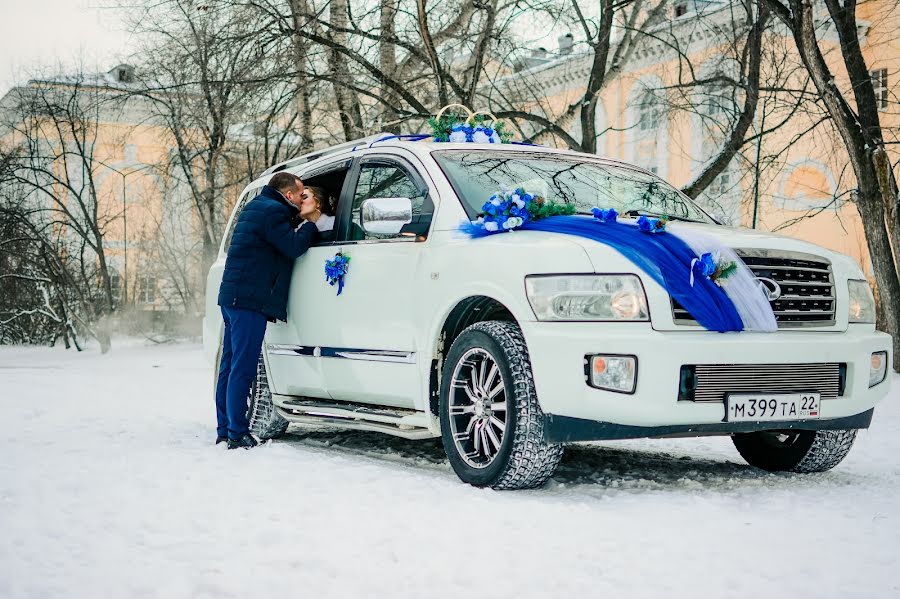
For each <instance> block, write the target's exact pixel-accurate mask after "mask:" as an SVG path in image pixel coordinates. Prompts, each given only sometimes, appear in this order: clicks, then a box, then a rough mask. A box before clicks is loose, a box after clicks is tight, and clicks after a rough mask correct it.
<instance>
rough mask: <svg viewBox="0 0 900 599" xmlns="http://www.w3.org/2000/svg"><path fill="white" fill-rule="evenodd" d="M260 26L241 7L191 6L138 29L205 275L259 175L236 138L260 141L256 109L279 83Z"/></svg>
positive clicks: (181, 3)
mask: <svg viewBox="0 0 900 599" xmlns="http://www.w3.org/2000/svg"><path fill="white" fill-rule="evenodd" d="M260 26H261V22H260V20H259V19H258V18H256V15H255V14H254V13H252V12H249V11H243V12H242V11H241V10H240V7H239V6H235V5H233V4H224V3H223V4H221V5H212V4H209V3H199V2H194V1H192V0H164V1H163V2H159V3H154V4H152V5H150V6H149V7H148V8H147V9H146V10H145V11H144V12H142V13H140V14H139V15H138V17H137V20H136V23H135V28H136V30H137V31H138V32H140V33H141V34H142V35H143V36H144V37H145V38H146V39H147V40H148V45H149V47H148V48H147V49H146V50H145V51H144V53H143V56H144V57H145V60H144V62H143V63H142V64H141V67H142V77H141V78H142V83H143V86H144V88H143V91H142V92H141V93H142V94H143V95H144V96H146V97H147V98H149V99H150V100H151V101H152V102H151V105H152V107H153V108H152V110H153V112H154V118H155V119H156V121H157V122H161V123H162V124H163V125H164V127H165V128H166V129H167V131H168V134H169V136H170V141H171V144H172V147H173V152H172V153H171V156H170V165H171V166H172V167H173V168H171V169H168V172H169V173H170V174H171V175H172V176H177V177H178V179H179V181H180V183H181V184H182V185H183V186H184V187H185V188H187V189H189V190H190V196H191V198H192V200H193V203H194V207H195V209H196V215H197V217H198V220H199V222H200V225H201V226H200V231H199V233H200V238H201V240H202V248H203V253H202V260H201V265H200V269H199V272H200V273H204V272H206V270H207V269H208V267H209V265H210V264H212V261H213V260H214V259H215V255H216V253H217V250H218V246H219V242H220V240H221V237H222V229H223V227H224V219H225V207H226V206H227V205H228V203H229V202H230V200H231V199H232V196H234V194H235V193H236V189H237V186H238V185H239V184H241V183H244V182H246V180H247V176H248V169H249V170H250V171H251V172H252V170H253V167H252V165H247V158H246V156H247V152H246V147H247V145H248V144H247V142H246V140H238V141H237V142H235V139H234V137H235V136H236V135H237V136H239V135H243V136H245V137H255V135H254V133H255V132H254V127H253V126H254V122H255V121H256V117H257V113H258V111H259V110H260V107H259V106H258V105H256V104H254V102H255V101H256V100H257V99H258V98H259V97H260V96H261V95H263V94H264V91H265V89H267V86H268V85H269V82H270V81H271V80H272V79H273V78H272V77H270V76H269V75H270V71H268V70H267V69H271V68H272V67H277V66H278V65H277V62H274V61H272V60H269V58H268V57H267V48H266V47H265V46H263V45H261V44H260V40H259V28H260ZM247 129H249V131H247ZM201 286H202V285H201Z"/></svg>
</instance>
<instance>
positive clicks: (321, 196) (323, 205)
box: [306, 185, 336, 216]
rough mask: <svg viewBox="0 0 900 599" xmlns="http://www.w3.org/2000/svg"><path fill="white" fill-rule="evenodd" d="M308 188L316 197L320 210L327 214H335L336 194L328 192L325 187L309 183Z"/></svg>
mask: <svg viewBox="0 0 900 599" xmlns="http://www.w3.org/2000/svg"><path fill="white" fill-rule="evenodd" d="M306 189H308V190H309V193H311V194H312V195H313V197H314V198H316V202H317V203H318V205H319V210H321V211H322V214H327V215H328V216H334V209H335V204H336V202H335V200H334V196H332V195H331V194H330V193H328V190H327V189H325V188H324V187H316V186H313V185H307V186H306Z"/></svg>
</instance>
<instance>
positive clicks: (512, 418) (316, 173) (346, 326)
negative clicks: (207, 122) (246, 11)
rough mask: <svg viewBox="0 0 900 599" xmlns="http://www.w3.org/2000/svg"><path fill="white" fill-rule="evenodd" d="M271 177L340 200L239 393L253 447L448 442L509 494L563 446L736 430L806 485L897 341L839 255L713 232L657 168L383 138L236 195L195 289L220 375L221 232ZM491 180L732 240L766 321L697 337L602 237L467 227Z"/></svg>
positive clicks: (860, 409) (545, 469)
mask: <svg viewBox="0 0 900 599" xmlns="http://www.w3.org/2000/svg"><path fill="white" fill-rule="evenodd" d="M279 170H288V171H290V172H292V173H295V174H297V175H299V176H300V177H302V178H303V180H304V181H305V182H306V183H307V184H308V185H317V186H321V187H324V188H326V189H328V190H330V191H331V192H332V193H333V194H334V195H335V196H336V197H338V198H339V202H338V211H337V218H336V221H335V222H336V224H335V236H334V239H335V241H329V242H327V243H319V244H317V245H315V246H313V247H312V248H311V249H310V250H309V251H308V252H307V253H306V254H305V255H304V256H302V257H301V258H300V259H298V260H297V262H296V264H295V266H294V273H293V278H292V281H291V290H290V299H289V304H288V319H287V322H286V323H282V322H279V323H277V324H270V325H269V327H268V330H267V332H266V338H265V342H264V347H263V353H262V357H261V359H260V363H259V375H258V377H257V382H256V384H255V385H254V388H253V389H252V390H251V397H250V402H249V403H250V419H251V431H252V432H253V433H254V434H255V435H257V436H258V437H260V438H263V439H267V438H273V437H275V436H277V435H279V434H282V433H284V432H285V430H286V429H287V427H288V425H289V424H290V423H314V424H327V425H332V426H338V427H344V428H353V429H365V430H373V431H382V432H385V433H388V434H392V435H399V436H402V437H406V438H411V439H420V438H428V437H436V436H441V438H442V439H443V444H444V447H445V449H446V452H447V456H448V458H449V461H450V464H451V465H452V467H453V469H454V470H455V471H456V473H457V474H458V475H459V477H460V478H461V479H462V480H463V481H465V482H467V483H470V484H473V485H479V486H492V487H495V488H503V489H513V488H528V487H535V486H538V485H540V484H542V483H543V482H544V481H546V480H547V478H548V477H550V476H551V474H552V473H553V471H554V469H555V468H556V466H557V464H558V463H559V460H560V457H561V455H562V447H563V444H565V443H569V442H575V441H589V440H600V439H626V438H637V437H676V436H685V435H730V436H731V437H732V439H733V440H734V444H735V446H736V447H737V449H738V451H739V452H740V453H741V455H742V456H743V457H744V458H745V459H746V460H747V461H748V462H749V463H750V464H752V465H754V466H758V467H760V468H764V469H767V470H771V471H779V470H791V471H795V472H818V471H823V470H827V469H829V468H831V467H833V466H835V465H836V464H837V463H839V462H840V461H841V459H843V457H844V456H845V455H846V454H847V452H848V451H849V449H850V446H851V445H852V443H853V440H854V438H855V436H856V430H857V429H861V428H867V427H868V426H869V423H870V421H871V419H872V413H873V409H874V406H875V404H876V403H877V402H878V401H879V400H880V399H882V398H883V397H884V396H885V395H886V394H887V392H888V386H889V384H890V383H889V380H888V377H887V373H888V368H889V364H891V339H890V337H889V336H888V335H885V334H883V333H880V332H876V331H875V326H874V324H873V322H874V302H873V300H872V294H871V291H870V289H869V286H868V284H867V283H866V282H865V278H864V276H863V273H862V272H861V271H860V269H859V267H858V266H857V265H856V264H855V263H854V262H853V260H851V259H850V258H848V257H846V256H843V255H840V254H836V253H834V252H831V251H828V250H825V249H823V248H820V247H817V246H814V245H811V244H809V243H805V242H802V241H798V240H796V239H790V238H786V237H780V236H777V235H772V234H769V233H762V232H758V231H752V230H746V229H737V228H730V227H725V226H721V225H718V224H716V223H715V221H714V220H713V219H711V218H710V217H709V216H707V215H706V214H705V213H704V212H703V211H702V210H701V209H700V208H699V207H697V206H696V205H695V204H694V203H693V202H692V201H691V200H690V199H689V198H687V197H686V196H684V195H683V194H681V193H679V192H677V191H676V190H674V189H673V188H672V187H671V186H669V185H668V184H666V183H665V182H663V181H662V180H660V179H658V178H656V177H655V176H654V175H652V174H650V173H647V172H646V171H643V170H641V169H637V168H635V167H632V166H629V165H626V164H622V163H618V162H614V161H610V160H604V159H601V158H598V157H597V156H593V155H587V154H579V153H574V152H569V151H560V150H553V149H547V148H542V147H536V146H525V145H512V144H509V145H508V144H503V145H493V144H471V143H470V144H465V143H463V144H453V143H433V142H430V141H410V140H404V139H401V138H397V137H394V136H390V137H385V136H383V135H382V136H373V137H371V138H366V139H363V140H359V141H357V142H351V143H349V144H343V145H341V146H337V147H334V148H331V149H328V150H325V151H322V152H318V153H313V154H310V155H307V156H303V157H300V158H297V159H295V160H291V161H289V162H286V163H284V164H281V165H278V166H276V167H273V168H271V169H269V170H268V171H267V172H266V173H265V174H264V175H263V176H262V177H260V178H259V179H258V180H257V181H256V182H254V183H253V184H251V185H250V186H248V187H247V189H246V190H244V192H243V194H242V196H241V197H240V199H239V201H238V203H237V207H236V208H235V210H234V214H232V216H231V220H230V222H229V225H228V232H227V233H226V236H225V239H224V242H223V244H222V248H221V250H220V252H219V257H218V260H217V261H216V263H215V264H214V265H213V266H212V268H211V270H210V272H209V279H208V284H207V296H206V317H205V319H204V345H205V350H206V352H207V353H208V356H209V358H210V360H212V359H216V363H218V359H217V350H218V348H219V347H220V346H221V338H222V321H221V312H220V310H219V308H218V307H217V305H216V297H217V292H218V287H219V283H220V280H221V276H222V269H223V268H224V265H225V256H226V254H227V252H228V243H229V240H230V233H231V229H232V227H233V225H234V222H235V218H236V215H237V214H238V213H239V212H240V210H241V208H242V207H243V205H244V204H245V203H246V202H247V201H248V200H249V199H252V198H253V197H254V196H255V195H256V194H257V192H258V191H259V189H260V188H261V187H262V186H263V185H264V184H265V183H266V182H267V181H268V179H269V178H270V177H271V174H272V173H273V172H276V171H279ZM501 186H507V187H509V188H515V187H518V186H527V187H528V188H529V189H531V190H533V191H540V192H541V193H542V195H545V197H549V198H551V199H555V200H556V201H559V202H568V203H574V204H575V205H576V208H577V210H578V212H579V213H587V214H590V213H591V208H592V207H593V206H596V205H601V206H603V207H605V208H606V207H615V208H617V209H618V211H619V213H620V214H621V215H623V217H627V216H628V215H637V214H639V213H640V214H643V213H657V214H660V213H663V212H665V213H667V214H669V215H671V216H672V217H673V218H677V219H678V220H681V221H693V223H692V222H684V223H682V222H679V223H678V224H677V226H679V227H691V228H696V229H697V230H702V231H703V232H705V233H706V234H707V235H709V236H713V237H715V238H717V239H719V240H721V241H722V242H724V243H725V244H726V245H728V246H730V247H732V248H734V249H735V250H736V251H737V253H738V254H739V255H740V256H741V257H742V258H743V260H744V262H746V264H747V265H748V266H749V267H750V268H751V269H752V271H753V273H754V274H755V275H756V276H757V277H759V278H760V280H761V281H762V282H763V283H764V284H765V285H767V286H768V287H769V292H770V298H772V308H773V311H774V313H775V315H776V317H777V319H778V330H777V331H776V332H772V333H755V332H741V333H717V332H711V331H707V330H705V329H703V328H701V327H699V326H698V325H697V323H696V322H695V321H694V320H693V319H692V317H691V315H690V313H688V312H687V311H686V310H684V309H683V308H682V307H681V306H679V305H678V304H677V302H674V301H673V300H672V299H671V298H670V297H669V295H668V294H667V293H666V291H665V290H664V289H663V288H662V287H661V286H660V285H659V284H657V283H656V282H655V281H654V280H653V279H652V278H651V277H649V276H647V275H646V274H645V273H643V272H642V271H641V270H640V269H639V268H637V267H636V266H635V265H634V264H633V263H632V262H630V261H629V260H628V259H626V258H625V257H624V256H623V255H622V254H620V253H618V252H617V251H616V250H615V249H613V248H612V247H610V246H607V245H604V244H601V243H598V242H596V241H591V240H588V239H583V238H580V237H576V236H570V235H563V234H557V233H546V232H538V231H528V230H521V231H513V232H509V233H500V234H495V235H491V236H488V237H484V238H479V239H472V238H469V237H467V236H465V235H462V234H461V233H460V232H459V228H460V223H461V222H464V221H466V220H471V219H474V218H475V217H476V215H477V214H478V212H479V211H480V209H481V206H482V204H483V203H484V202H485V200H486V199H487V198H489V197H490V196H491V194H493V193H495V192H496V191H497V190H498V189H499V188H500V187H501ZM648 190H649V192H648ZM603 203H605V205H603ZM694 223H695V224H694ZM601 226H602V225H601ZM337 252H342V253H343V254H345V255H347V256H349V257H350V259H351V261H350V265H349V271H348V273H347V275H346V279H345V288H344V290H343V292H342V293H341V295H337V294H336V291H337V287H335V286H330V285H328V284H327V282H326V279H325V274H324V266H325V262H326V260H329V259H332V258H334V256H335V255H336V253H337ZM623 298H624V301H623ZM635 304H638V305H639V306H642V309H640V310H635V309H634V306H635Z"/></svg>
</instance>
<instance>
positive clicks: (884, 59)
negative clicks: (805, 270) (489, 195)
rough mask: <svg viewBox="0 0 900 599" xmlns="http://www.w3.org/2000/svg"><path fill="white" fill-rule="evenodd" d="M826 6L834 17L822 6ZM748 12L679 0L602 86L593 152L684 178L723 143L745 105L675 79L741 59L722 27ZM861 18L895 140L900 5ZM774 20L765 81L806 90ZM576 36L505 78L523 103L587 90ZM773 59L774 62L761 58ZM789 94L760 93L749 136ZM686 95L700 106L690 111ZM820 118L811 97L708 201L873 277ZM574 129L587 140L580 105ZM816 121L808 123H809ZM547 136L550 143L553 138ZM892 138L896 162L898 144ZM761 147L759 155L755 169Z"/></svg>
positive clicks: (565, 101) (552, 109) (534, 105)
mask: <svg viewBox="0 0 900 599" xmlns="http://www.w3.org/2000/svg"><path fill="white" fill-rule="evenodd" d="M822 10H823V14H826V13H824V7H823V9H822ZM741 14H742V8H741V7H740V5H734V4H732V3H730V2H728V1H727V0H707V1H704V0H676V1H675V2H674V3H673V5H672V6H671V14H670V15H669V17H670V18H669V20H668V21H667V22H666V23H664V24H663V25H661V26H659V27H658V28H656V30H654V31H653V33H654V35H655V36H656V38H657V39H650V38H647V39H648V41H645V42H643V43H642V44H641V45H640V46H638V47H637V49H636V51H635V52H634V54H633V56H632V58H631V60H630V61H629V62H628V66H627V67H626V69H625V73H624V74H623V75H622V76H620V77H618V78H616V79H615V80H613V81H612V82H611V83H610V84H609V85H608V86H607V87H606V88H605V89H604V90H603V91H602V92H601V97H600V102H599V106H598V109H597V115H596V130H597V132H598V133H599V136H598V139H597V153H598V154H600V155H604V156H608V157H611V158H616V159H620V160H624V161H627V162H631V163H635V164H638V165H640V166H643V167H645V168H647V169H649V170H652V171H653V172H655V173H657V174H659V175H660V176H661V177H663V178H665V179H667V180H668V181H670V182H672V183H673V184H675V185H676V186H683V185H685V184H687V183H689V182H690V181H691V180H692V179H693V177H695V176H696V175H697V174H698V173H699V172H700V171H701V169H702V168H703V166H704V164H705V163H706V162H707V161H708V160H709V159H710V158H711V157H712V156H714V155H715V154H716V153H717V152H718V149H719V147H720V143H719V140H721V139H722V137H723V134H724V133H725V132H726V131H727V130H728V128H729V120H728V114H729V112H731V113H734V112H735V108H737V109H738V110H739V106H735V100H734V99H732V98H731V97H730V96H728V95H725V96H720V95H719V94H720V93H721V92H719V91H718V90H716V89H702V88H697V87H693V88H690V91H689V92H688V93H687V95H685V94H679V93H678V92H677V91H676V90H677V89H678V88H677V84H678V83H679V80H681V81H682V82H684V81H685V80H686V79H688V78H687V77H686V76H685V66H686V65H687V64H688V63H689V64H690V66H691V67H692V68H694V69H695V72H696V77H697V79H703V78H704V77H706V76H708V75H709V74H711V73H714V72H723V71H724V72H729V70H730V69H731V72H735V71H736V68H735V66H734V64H733V63H732V64H729V61H730V59H729V57H728V56H727V53H728V52H729V49H728V48H727V47H725V46H724V45H723V43H722V41H721V40H722V37H721V36H720V35H717V33H716V32H717V31H727V30H729V28H730V27H733V25H732V23H734V22H735V20H736V22H737V24H738V25H741V20H740V16H741ZM858 16H859V19H860V32H861V34H863V35H864V49H865V55H866V60H867V64H868V65H870V69H871V70H872V77H873V81H874V82H875V88H876V93H877V94H878V97H879V107H880V110H881V114H880V117H881V123H882V125H883V127H884V128H885V129H886V132H887V134H888V135H889V136H890V137H889V139H890V140H891V141H897V136H898V133H900V100H898V98H900V86H898V80H900V36H898V35H897V33H896V31H897V29H896V26H897V25H900V5H898V3H896V2H894V1H893V0H869V1H866V2H861V3H860V5H859V7H858ZM772 22H773V30H772V31H771V32H770V33H769V34H767V38H766V41H765V45H764V47H765V49H766V52H767V55H766V56H764V66H763V78H764V81H763V85H766V84H767V83H766V81H769V82H770V83H771V82H772V81H773V80H778V81H779V82H780V83H782V84H783V85H785V87H788V86H789V85H793V86H794V87H798V86H799V85H801V84H802V80H803V75H802V69H801V68H800V66H801V65H800V63H799V58H798V57H797V55H796V51H795V50H794V49H793V41H792V39H791V38H790V37H789V35H787V33H786V31H784V30H783V28H781V26H780V24H778V23H777V20H776V19H775V18H774V17H773V19H772ZM824 29H825V31H826V33H825V34H824V35H825V39H826V40H827V41H828V42H831V43H833V48H832V51H831V52H829V53H828V56H827V58H828V60H829V63H830V66H831V68H832V70H833V72H835V73H838V74H842V73H843V68H842V66H841V63H840V55H839V53H838V48H837V36H836V34H835V33H834V31H833V29H831V30H829V29H828V28H827V27H824ZM615 35H616V34H615V33H614V36H615ZM571 40H572V37H571V36H562V37H560V48H559V51H558V52H557V53H556V54H555V55H549V54H546V55H537V56H535V57H534V58H532V59H531V60H530V61H529V65H530V68H527V69H525V70H523V71H521V72H519V73H517V74H515V75H512V76H510V77H508V78H507V84H506V89H505V90H504V91H505V92H506V93H507V94H509V95H512V96H514V97H515V92H516V90H519V92H520V95H519V97H520V98H523V104H524V105H525V106H528V107H529V109H530V110H531V111H533V112H535V113H538V114H545V115H547V116H549V117H551V118H556V117H558V116H559V115H562V114H563V113H564V112H565V109H566V107H567V106H568V105H570V104H571V103H572V102H575V101H577V100H578V99H579V98H580V97H581V96H582V95H583V93H584V87H583V86H584V82H585V81H586V80H587V77H588V73H589V68H590V60H591V55H590V54H588V53H579V46H578V44H577V43H576V44H574V47H573V45H572V41H571ZM673 47H678V48H680V49H681V50H682V51H683V53H684V57H683V58H681V59H679V56H678V53H677V52H675V51H674V50H673ZM767 59H768V60H769V61H770V64H769V65H766V64H765V61H766V60H767ZM501 85H503V84H502V83H501ZM838 85H840V86H841V87H842V89H846V88H847V82H846V79H845V78H844V79H842V80H839V81H838ZM523 87H527V89H528V93H529V94H532V97H538V98H541V99H540V100H537V101H533V100H529V99H526V95H525V94H522V93H521V90H522V89H523ZM729 93H730V92H729ZM850 97H852V95H851V96H850ZM738 100H740V98H738ZM740 101H742V100H740ZM791 101H792V100H791V97H790V94H789V93H788V92H784V93H773V92H766V91H764V92H763V94H762V98H761V100H760V103H759V108H758V110H757V115H756V119H755V122H754V124H753V127H752V128H751V134H754V135H755V134H756V132H758V131H763V132H766V131H768V130H769V129H772V128H773V124H775V123H779V122H781V121H783V120H784V117H785V115H786V107H787V106H789V105H790V103H791ZM687 104H691V105H693V106H694V107H696V110H695V111H693V112H691V111H688V110H684V109H683V107H684V106H685V105H687ZM679 106H680V107H682V109H679ZM818 118H820V115H817V114H811V113H810V110H809V106H808V105H807V106H805V107H804V110H801V111H799V112H797V113H795V114H794V116H793V117H792V118H791V119H790V120H789V121H788V124H787V125H785V126H783V127H780V128H777V129H775V130H774V131H772V132H768V133H765V134H764V135H763V136H762V137H761V140H760V143H759V144H758V145H759V147H758V148H757V144H756V143H753V144H749V145H747V146H745V147H744V148H743V149H742V151H741V154H740V156H738V157H737V158H736V159H735V160H734V161H732V163H731V165H730V166H729V167H728V169H727V170H726V171H725V172H723V173H722V174H721V175H720V176H719V177H718V178H717V179H716V180H715V181H714V183H713V184H712V185H711V186H710V188H708V189H707V191H706V192H705V193H704V194H703V196H702V197H701V202H702V203H703V205H704V206H705V207H707V208H708V209H709V211H710V212H711V213H712V214H714V215H715V216H716V217H717V218H719V219H720V220H723V221H725V222H728V223H730V224H738V225H743V226H746V227H756V228H760V229H765V230H770V231H773V230H777V231H779V232H780V233H783V234H786V235H791V236H794V237H798V238H801V239H805V240H808V241H811V242H813V243H816V244H819V245H822V246H825V247H828V248H831V249H834V250H837V251H840V252H843V253H846V254H849V255H851V256H853V257H854V258H856V259H857V261H858V262H859V263H860V264H861V265H862V266H863V268H864V269H865V271H866V272H867V273H868V274H869V275H871V267H870V264H869V259H868V254H867V249H866V242H865V236H864V234H863V230H862V227H861V224H860V221H859V215H858V213H857V210H856V208H855V206H854V204H853V202H852V198H853V194H852V187H853V186H854V178H853V173H852V170H850V168H849V165H848V160H847V157H846V155H845V153H844V151H843V150H842V146H841V142H840V139H839V138H837V136H836V135H833V134H832V133H831V132H830V130H829V128H828V124H827V123H818V125H816V119H818ZM564 126H565V125H564ZM567 127H568V130H569V132H570V134H572V136H573V137H574V138H575V139H576V140H579V141H580V140H581V123H580V122H579V120H578V114H577V113H576V115H575V117H574V118H572V119H570V120H569V121H568V125H567ZM810 128H811V129H812V131H809V132H807V131H806V130H807V129H810ZM801 133H802V135H801ZM540 141H541V142H542V143H554V140H552V139H551V140H544V139H542V140H540ZM556 143H558V142H556ZM560 145H563V144H560ZM888 147H889V151H892V152H893V154H892V156H891V161H892V162H893V163H895V164H896V163H897V161H898V159H900V149H898V146H896V145H894V146H891V145H889V146H888ZM757 151H758V152H759V156H760V158H761V159H760V160H759V162H758V163H759V165H760V169H759V172H758V173H757V170H756V165H757V160H756V157H757ZM757 181H758V189H757Z"/></svg>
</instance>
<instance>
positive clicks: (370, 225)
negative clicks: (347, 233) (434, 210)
mask: <svg viewBox="0 0 900 599" xmlns="http://www.w3.org/2000/svg"><path fill="white" fill-rule="evenodd" d="M360 215H361V216H360V220H361V222H360V224H361V225H362V228H363V231H365V232H366V233H377V234H379V235H396V234H398V233H399V232H400V229H402V228H403V225H408V224H409V223H411V222H412V200H410V199H409V198H369V199H368V200H366V201H364V202H363V203H362V207H361V208H360Z"/></svg>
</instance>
